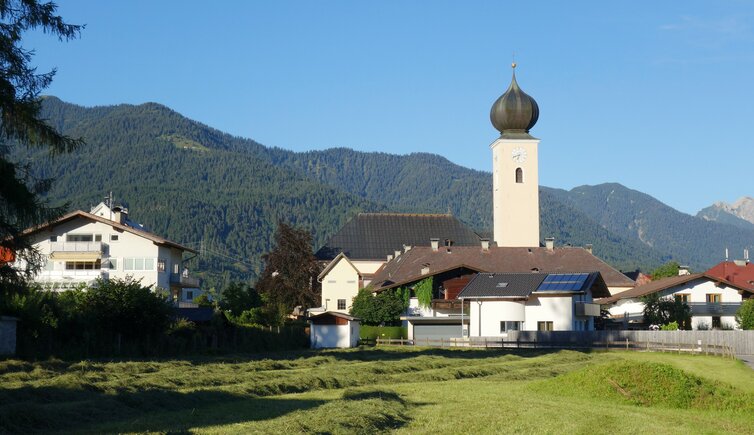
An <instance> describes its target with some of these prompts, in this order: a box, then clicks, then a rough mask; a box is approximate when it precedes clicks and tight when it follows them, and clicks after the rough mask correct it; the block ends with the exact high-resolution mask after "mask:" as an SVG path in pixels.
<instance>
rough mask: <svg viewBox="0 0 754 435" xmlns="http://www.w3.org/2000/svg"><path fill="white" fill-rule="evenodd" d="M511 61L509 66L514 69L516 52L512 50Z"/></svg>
mask: <svg viewBox="0 0 754 435" xmlns="http://www.w3.org/2000/svg"><path fill="white" fill-rule="evenodd" d="M511 57H512V58H513V62H512V63H511V68H513V69H516V52H515V51H514V52H513V53H512V56H511Z"/></svg>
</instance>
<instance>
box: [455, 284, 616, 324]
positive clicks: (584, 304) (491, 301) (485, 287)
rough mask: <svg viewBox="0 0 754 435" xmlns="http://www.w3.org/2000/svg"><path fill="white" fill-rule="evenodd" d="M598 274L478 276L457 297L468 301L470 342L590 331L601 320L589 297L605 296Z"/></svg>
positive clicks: (597, 308) (597, 306) (596, 306)
mask: <svg viewBox="0 0 754 435" xmlns="http://www.w3.org/2000/svg"><path fill="white" fill-rule="evenodd" d="M609 294H610V293H609V292H608V289H607V286H606V285H605V282H604V280H603V279H602V276H601V275H600V273H599V272H592V273H564V274H561V273H557V274H555V273H549V274H548V273H480V274H478V275H477V276H475V277H474V278H473V279H472V280H471V281H470V282H469V283H468V285H467V286H466V287H465V288H464V289H463V290H462V291H461V293H460V294H459V295H458V298H459V299H460V300H462V301H468V302H469V313H468V319H469V323H468V335H469V336H470V337H505V335H506V333H507V332H510V331H591V330H594V318H595V317H598V316H599V315H600V309H599V305H597V304H594V303H593V302H592V301H593V297H595V296H596V297H605V296H607V295H609Z"/></svg>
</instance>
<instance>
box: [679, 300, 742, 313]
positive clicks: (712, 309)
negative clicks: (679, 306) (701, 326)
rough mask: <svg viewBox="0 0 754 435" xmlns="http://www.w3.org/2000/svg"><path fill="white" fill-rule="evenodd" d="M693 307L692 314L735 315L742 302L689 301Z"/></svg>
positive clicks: (689, 304)
mask: <svg viewBox="0 0 754 435" xmlns="http://www.w3.org/2000/svg"><path fill="white" fill-rule="evenodd" d="M688 306H689V308H691V315H692V316H735V315H736V311H738V308H739V307H741V303H740V302H721V303H716V304H715V303H707V302H690V303H688Z"/></svg>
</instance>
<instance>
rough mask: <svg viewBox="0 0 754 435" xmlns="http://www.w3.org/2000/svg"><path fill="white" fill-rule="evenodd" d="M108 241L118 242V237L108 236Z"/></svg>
mask: <svg viewBox="0 0 754 435" xmlns="http://www.w3.org/2000/svg"><path fill="white" fill-rule="evenodd" d="M110 241H111V242H117V241H118V235H117V234H110Z"/></svg>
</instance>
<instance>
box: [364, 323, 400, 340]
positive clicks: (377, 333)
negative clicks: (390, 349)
mask: <svg viewBox="0 0 754 435" xmlns="http://www.w3.org/2000/svg"><path fill="white" fill-rule="evenodd" d="M359 338H361V339H370V340H374V339H375V338H396V339H397V338H404V339H405V338H408V330H407V329H406V328H405V327H403V326H370V325H361V328H360V329H359Z"/></svg>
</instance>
